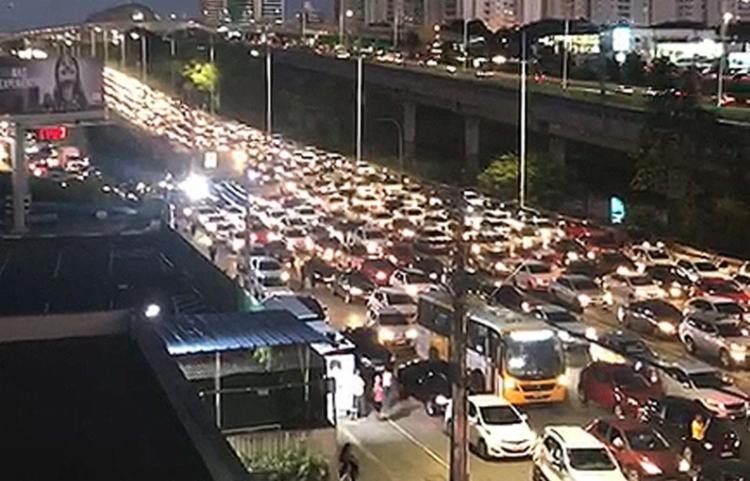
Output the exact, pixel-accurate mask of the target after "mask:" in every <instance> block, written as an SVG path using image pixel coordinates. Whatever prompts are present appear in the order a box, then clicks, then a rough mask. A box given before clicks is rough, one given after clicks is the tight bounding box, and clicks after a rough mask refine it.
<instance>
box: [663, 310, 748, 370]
mask: <svg viewBox="0 0 750 481" xmlns="http://www.w3.org/2000/svg"><path fill="white" fill-rule="evenodd" d="M678 333H679V336H680V340H681V341H682V343H683V344H684V345H685V349H686V350H687V351H688V352H690V353H691V354H698V353H703V354H708V355H710V356H712V357H715V358H718V359H719V361H720V362H721V364H722V366H724V367H726V368H730V367H735V366H741V367H745V366H747V365H748V361H749V360H750V356H748V354H750V338H749V337H748V335H750V332H748V330H747V328H745V327H744V325H743V324H742V323H740V322H739V321H737V320H736V319H731V318H729V317H727V316H725V315H721V314H715V313H705V312H695V313H692V314H689V315H687V316H685V318H684V319H683V321H682V322H681V323H680V326H679V328H678Z"/></svg>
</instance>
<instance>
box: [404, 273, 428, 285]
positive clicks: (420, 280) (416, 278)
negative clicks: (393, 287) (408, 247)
mask: <svg viewBox="0 0 750 481" xmlns="http://www.w3.org/2000/svg"><path fill="white" fill-rule="evenodd" d="M428 282H430V280H429V279H428V278H427V276H426V275H424V274H422V273H421V272H407V273H406V283H407V284H425V283H428Z"/></svg>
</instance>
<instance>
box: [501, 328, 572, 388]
mask: <svg viewBox="0 0 750 481" xmlns="http://www.w3.org/2000/svg"><path fill="white" fill-rule="evenodd" d="M503 364H504V365H505V370H506V372H507V373H508V374H510V375H511V376H513V377H516V378H518V379H526V380H538V379H549V378H553V377H557V376H558V375H560V374H561V373H562V372H563V368H564V365H563V356H562V351H561V350H560V345H559V344H558V339H557V338H556V337H554V335H551V336H549V337H539V338H536V339H532V338H530V339H514V338H513V337H512V336H509V337H508V339H507V344H506V349H505V359H504V363H503Z"/></svg>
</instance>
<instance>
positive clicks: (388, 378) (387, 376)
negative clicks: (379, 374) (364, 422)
mask: <svg viewBox="0 0 750 481" xmlns="http://www.w3.org/2000/svg"><path fill="white" fill-rule="evenodd" d="M383 392H384V393H385V402H384V406H385V410H386V411H388V409H390V408H391V405H392V404H393V373H392V372H391V366H390V364H389V365H387V366H386V368H385V371H383Z"/></svg>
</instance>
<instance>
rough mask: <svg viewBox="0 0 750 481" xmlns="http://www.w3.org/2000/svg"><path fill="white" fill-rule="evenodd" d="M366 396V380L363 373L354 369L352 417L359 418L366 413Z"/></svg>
mask: <svg viewBox="0 0 750 481" xmlns="http://www.w3.org/2000/svg"><path fill="white" fill-rule="evenodd" d="M364 396H365V380H364V379H362V375H361V374H360V373H359V371H354V379H353V380H352V398H353V399H352V401H353V404H354V405H353V406H352V417H353V418H354V419H359V418H360V417H362V414H363V413H364V409H363V407H362V403H363V401H364Z"/></svg>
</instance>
